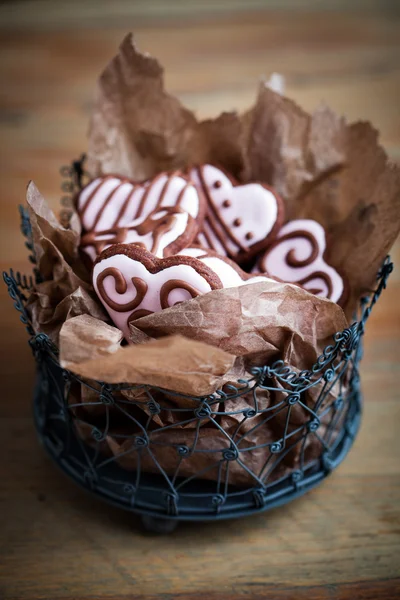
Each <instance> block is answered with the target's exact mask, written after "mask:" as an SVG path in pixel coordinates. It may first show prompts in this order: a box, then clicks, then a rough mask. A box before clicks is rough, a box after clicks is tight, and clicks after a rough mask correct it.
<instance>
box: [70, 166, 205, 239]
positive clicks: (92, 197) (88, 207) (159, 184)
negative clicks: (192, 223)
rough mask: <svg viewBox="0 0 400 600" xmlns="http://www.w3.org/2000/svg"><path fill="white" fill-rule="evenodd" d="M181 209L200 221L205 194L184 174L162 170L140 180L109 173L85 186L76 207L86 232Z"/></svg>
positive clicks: (105, 229)
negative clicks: (173, 209)
mask: <svg viewBox="0 0 400 600" xmlns="http://www.w3.org/2000/svg"><path fill="white" fill-rule="evenodd" d="M166 207H173V208H176V207H178V208H181V209H182V210H184V211H186V212H187V213H189V215H190V216H191V217H193V219H195V220H196V221H198V223H199V224H200V223H201V221H202V219H203V215H204V210H205V200H204V198H203V196H202V193H201V192H200V191H199V190H198V189H197V188H196V186H195V185H194V183H193V182H191V181H190V179H189V178H188V177H187V176H186V175H184V174H183V173H181V172H179V171H176V172H174V173H160V174H159V175H157V176H156V177H154V178H153V179H151V180H149V181H145V182H142V183H137V182H134V181H131V180H129V179H126V178H124V177H119V176H118V175H106V176H103V177H98V178H97V179H94V180H93V181H91V182H90V183H89V184H88V185H87V186H86V187H84V188H83V189H82V190H81V191H80V192H79V194H78V196H77V198H76V208H77V211H78V215H79V218H80V220H81V223H82V228H83V229H84V230H85V231H107V230H109V229H115V228H118V227H120V228H121V227H122V228H123V227H127V226H129V223H131V222H132V221H134V220H135V219H139V218H146V217H148V216H149V214H150V213H152V212H154V211H155V210H158V209H160V208H166Z"/></svg>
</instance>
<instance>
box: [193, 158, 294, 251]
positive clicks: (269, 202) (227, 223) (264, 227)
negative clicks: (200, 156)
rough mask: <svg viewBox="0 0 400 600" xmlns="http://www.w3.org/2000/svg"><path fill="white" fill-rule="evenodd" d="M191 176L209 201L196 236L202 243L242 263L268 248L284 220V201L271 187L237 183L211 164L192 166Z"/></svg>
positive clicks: (259, 184)
mask: <svg viewBox="0 0 400 600" xmlns="http://www.w3.org/2000/svg"><path fill="white" fill-rule="evenodd" d="M190 177H191V179H192V180H193V181H194V182H195V183H196V184H197V185H198V186H199V188H201V189H202V190H203V192H204V195H205V197H206V201H207V214H206V216H205V219H204V222H203V226H202V228H201V229H200V233H199V235H198V238H197V240H198V243H199V244H200V245H201V246H203V247H205V248H210V249H212V250H215V251H216V252H218V253H219V254H220V255H222V256H229V257H230V258H232V259H235V260H238V261H239V262H240V261H241V260H246V259H248V258H249V257H251V256H253V255H254V254H255V253H257V252H259V251H262V250H263V249H264V248H266V247H267V245H268V244H269V243H270V242H271V240H272V239H273V238H274V236H275V235H276V234H277V232H278V230H279V227H280V226H281V224H282V222H283V203H282V201H281V200H280V198H279V196H278V195H277V194H276V193H275V192H274V191H273V190H272V189H269V188H268V187H267V186H265V185H263V184H261V183H247V184H245V185H238V184H237V182H235V181H234V180H233V179H231V178H230V177H228V176H227V175H226V174H225V173H224V172H223V171H221V170H220V169H217V167H214V166H212V165H202V166H200V167H196V168H194V169H192V170H191V171H190Z"/></svg>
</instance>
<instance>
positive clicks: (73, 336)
mask: <svg viewBox="0 0 400 600" xmlns="http://www.w3.org/2000/svg"><path fill="white" fill-rule="evenodd" d="M102 325H104V324H102ZM112 329H114V328H112ZM97 330H98V324H96V323H95V320H94V319H92V320H91V321H90V323H89V322H87V323H86V327H84V328H83V327H75V326H74V323H73V324H72V326H71V323H70V322H66V323H65V325H64V326H63V328H62V329H61V333H60V362H61V365H62V366H63V367H65V368H68V369H70V370H71V371H73V372H74V373H78V374H79V375H81V376H83V377H86V378H88V379H97V380H101V381H107V382H108V383H132V384H135V383H138V384H149V385H154V386H158V387H163V388H166V389H170V390H174V391H176V392H178V393H182V394H189V395H191V396H203V395H207V394H211V393H212V392H213V391H214V390H215V389H216V388H217V387H219V386H220V384H221V381H222V377H223V376H224V375H225V374H226V373H227V372H228V371H229V369H230V368H231V367H232V365H233V362H234V357H233V356H230V355H229V354H227V353H226V352H224V351H223V350H219V349H218V348H213V347H211V346H208V345H206V344H203V343H201V342H197V341H194V340H187V339H186V338H182V337H180V336H178V335H170V336H168V337H166V338H165V339H161V340H154V341H152V342H149V343H147V344H143V345H140V346H139V345H132V346H125V347H120V348H119V349H117V350H116V351H115V352H111V353H110V352H107V353H104V354H103V355H102V356H101V355H100V352H99V351H98V343H97V342H96V338H97ZM81 340H83V347H84V351H85V356H84V358H83V360H82V354H83V352H82V350H81V344H82V342H81ZM74 348H76V351H75V352H74ZM90 348H92V352H91V358H86V357H87V356H88V355H90ZM71 355H72V356H71ZM85 359H86V360H85Z"/></svg>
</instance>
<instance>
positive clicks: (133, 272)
mask: <svg viewBox="0 0 400 600" xmlns="http://www.w3.org/2000/svg"><path fill="white" fill-rule="evenodd" d="M93 286H94V289H95V290H96V293H97V295H98V296H99V298H100V300H101V302H102V303H103V305H104V307H105V309H106V310H107V312H108V314H109V315H110V317H111V319H112V320H113V322H114V323H115V325H116V326H117V327H118V328H119V329H121V331H122V332H123V334H124V336H125V338H126V339H127V340H128V341H129V333H130V331H129V323H131V322H132V321H133V320H135V319H138V318H140V317H142V316H145V315H148V314H151V313H154V312H158V311H160V310H163V309H165V308H168V307H170V306H173V305H174V304H177V303H178V302H184V301H185V300H190V299H191V298H195V297H196V296H198V295H199V294H205V293H207V292H210V291H211V290H214V289H219V288H221V287H222V283H221V281H220V279H219V278H218V276H217V275H216V274H215V273H214V272H213V271H212V270H211V269H210V268H208V267H207V266H206V265H204V264H203V263H202V262H200V261H198V260H196V259H195V258H190V257H187V256H170V257H168V258H164V259H159V258H157V257H155V256H154V255H153V254H151V253H150V252H147V250H144V249H143V248H139V247H138V246H135V245H127V244H115V245H113V246H110V248H108V249H107V250H104V252H102V254H101V255H100V256H99V257H98V258H97V260H96V262H95V264H94V268H93Z"/></svg>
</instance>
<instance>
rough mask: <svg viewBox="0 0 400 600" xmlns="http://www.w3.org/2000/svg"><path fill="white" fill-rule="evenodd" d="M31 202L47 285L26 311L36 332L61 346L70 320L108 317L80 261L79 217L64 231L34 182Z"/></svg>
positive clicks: (29, 193)
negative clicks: (60, 337) (62, 331)
mask: <svg viewBox="0 0 400 600" xmlns="http://www.w3.org/2000/svg"><path fill="white" fill-rule="evenodd" d="M27 202H28V210H29V217H30V222H31V225H32V237H33V244H34V252H35V257H36V262H37V268H38V270H39V272H40V275H41V278H42V279H43V281H42V282H41V283H38V284H37V285H36V286H35V289H34V290H33V292H32V293H31V295H30V297H29V299H28V303H27V307H26V308H27V311H28V313H29V315H30V318H31V321H32V325H33V328H34V330H35V331H38V332H39V331H40V332H43V333H46V334H47V335H48V336H49V337H50V338H51V340H52V341H53V342H54V343H56V344H57V343H58V334H59V331H60V329H61V326H62V325H63V323H64V322H65V321H66V320H67V319H70V318H72V317H75V316H78V315H82V314H89V315H92V316H93V317H95V318H97V319H103V320H105V319H106V315H105V313H104V310H103V308H102V306H101V304H100V302H99V301H98V298H97V296H96V294H95V292H94V290H93V287H92V285H91V283H90V278H89V273H88V272H87V270H86V268H85V267H84V265H83V263H82V261H81V260H80V257H79V251H78V248H79V242H80V226H79V221H78V219H77V216H76V215H75V214H74V215H73V216H72V219H71V224H70V229H65V228H64V227H62V226H61V225H60V223H59V222H58V221H57V219H56V217H55V215H54V214H53V212H52V211H51V209H50V208H49V206H48V205H47V203H46V201H45V200H44V198H43V196H42V195H41V194H40V192H39V190H38V189H37V187H36V186H35V184H34V183H33V182H31V183H30V184H29V186H28V190H27Z"/></svg>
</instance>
